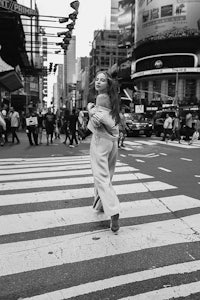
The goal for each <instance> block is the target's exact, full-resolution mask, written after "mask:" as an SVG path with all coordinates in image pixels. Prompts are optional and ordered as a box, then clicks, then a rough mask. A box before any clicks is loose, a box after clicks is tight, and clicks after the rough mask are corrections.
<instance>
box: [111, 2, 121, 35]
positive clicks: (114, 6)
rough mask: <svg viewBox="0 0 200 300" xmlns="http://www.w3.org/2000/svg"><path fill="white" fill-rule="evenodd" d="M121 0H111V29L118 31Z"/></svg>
mask: <svg viewBox="0 0 200 300" xmlns="http://www.w3.org/2000/svg"><path fill="white" fill-rule="evenodd" d="M118 8H119V0H111V15H110V29H111V30H118V12H119V11H118Z"/></svg>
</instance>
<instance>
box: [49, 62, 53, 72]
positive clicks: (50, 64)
mask: <svg viewBox="0 0 200 300" xmlns="http://www.w3.org/2000/svg"><path fill="white" fill-rule="evenodd" d="M52 68H53V63H52V62H50V63H49V73H51V72H52Z"/></svg>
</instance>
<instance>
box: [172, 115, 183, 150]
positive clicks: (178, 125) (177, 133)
mask: <svg viewBox="0 0 200 300" xmlns="http://www.w3.org/2000/svg"><path fill="white" fill-rule="evenodd" d="M180 130H181V121H180V117H179V113H178V112H176V114H175V118H174V122H173V129H172V132H173V133H172V140H175V139H177V140H178V142H179V144H180V143H181V134H180Z"/></svg>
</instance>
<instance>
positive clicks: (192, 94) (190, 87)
mask: <svg viewBox="0 0 200 300" xmlns="http://www.w3.org/2000/svg"><path fill="white" fill-rule="evenodd" d="M195 98H196V80H195V79H186V82H185V100H188V101H193V100H194V99H195Z"/></svg>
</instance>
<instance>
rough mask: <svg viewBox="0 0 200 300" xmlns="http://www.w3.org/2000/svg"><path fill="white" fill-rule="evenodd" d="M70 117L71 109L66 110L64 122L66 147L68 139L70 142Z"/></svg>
mask: <svg viewBox="0 0 200 300" xmlns="http://www.w3.org/2000/svg"><path fill="white" fill-rule="evenodd" d="M69 115H70V113H69V109H66V110H65V114H64V121H63V131H64V134H65V140H64V142H63V144H65V145H66V143H67V140H68V139H69V142H70V132H69Z"/></svg>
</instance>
